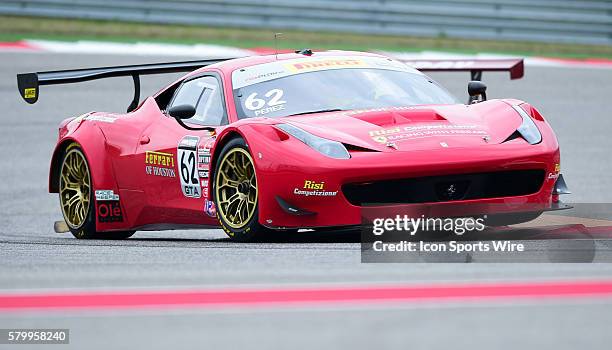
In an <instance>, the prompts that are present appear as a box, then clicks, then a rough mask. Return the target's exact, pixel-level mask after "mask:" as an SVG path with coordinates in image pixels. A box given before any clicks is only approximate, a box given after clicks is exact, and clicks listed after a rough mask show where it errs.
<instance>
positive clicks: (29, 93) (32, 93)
mask: <svg viewBox="0 0 612 350" xmlns="http://www.w3.org/2000/svg"><path fill="white" fill-rule="evenodd" d="M23 96H24V97H25V98H36V88H29V89H24V90H23Z"/></svg>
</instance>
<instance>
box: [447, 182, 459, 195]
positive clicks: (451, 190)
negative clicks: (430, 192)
mask: <svg viewBox="0 0 612 350" xmlns="http://www.w3.org/2000/svg"><path fill="white" fill-rule="evenodd" d="M456 192H457V188H456V187H455V184H452V185H450V186H448V187H447V188H446V195H447V196H448V198H453V197H454V195H455V193H456Z"/></svg>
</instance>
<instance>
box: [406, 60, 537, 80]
mask: <svg viewBox="0 0 612 350" xmlns="http://www.w3.org/2000/svg"><path fill="white" fill-rule="evenodd" d="M398 61H400V62H404V63H406V64H408V65H410V66H412V67H414V68H416V69H418V70H420V71H422V72H470V76H471V78H472V80H481V79H482V72H510V79H513V80H514V79H520V78H522V77H523V75H524V74H525V66H524V63H523V59H522V58H513V59H449V60H445V59H436V60H416V59H414V60H413V59H401V58H400V59H398Z"/></svg>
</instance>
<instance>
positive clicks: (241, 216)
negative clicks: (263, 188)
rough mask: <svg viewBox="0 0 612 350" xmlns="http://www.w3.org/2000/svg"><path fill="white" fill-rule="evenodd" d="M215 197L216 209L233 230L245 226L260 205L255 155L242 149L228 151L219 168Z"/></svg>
mask: <svg viewBox="0 0 612 350" xmlns="http://www.w3.org/2000/svg"><path fill="white" fill-rule="evenodd" d="M215 196H216V199H217V211H218V213H219V215H220V216H221V218H223V220H224V221H225V222H226V224H227V225H229V226H230V227H232V228H234V229H240V228H243V227H244V226H246V225H247V224H248V223H249V221H250V220H251V219H252V218H253V214H254V213H255V208H256V207H257V178H256V177H255V167H254V165H253V158H251V155H250V154H249V152H248V151H247V150H245V149H243V148H240V147H236V148H233V149H231V150H230V151H229V152H227V153H226V154H225V155H224V156H223V159H221V162H220V163H219V167H218V169H217V176H216V183H215Z"/></svg>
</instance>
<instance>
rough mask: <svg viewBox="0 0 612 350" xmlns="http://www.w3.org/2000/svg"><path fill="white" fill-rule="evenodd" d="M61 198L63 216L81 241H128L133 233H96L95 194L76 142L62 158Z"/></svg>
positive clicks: (71, 230)
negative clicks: (126, 239)
mask: <svg viewBox="0 0 612 350" xmlns="http://www.w3.org/2000/svg"><path fill="white" fill-rule="evenodd" d="M58 179H59V199H60V207H61V208H62V215H63V216H64V221H65V222H66V225H67V226H68V229H69V230H70V232H71V233H72V235H73V236H74V237H76V238H78V239H125V238H129V237H131V236H132V235H133V234H134V231H115V232H97V231H96V213H95V205H94V191H93V190H92V184H91V172H90V169H89V163H88V162H87V158H86V157H85V154H84V153H83V150H82V149H81V147H80V146H79V144H77V143H72V144H70V145H69V146H68V147H67V148H66V150H65V151H64V153H63V154H62V157H61V163H60V168H59V174H58Z"/></svg>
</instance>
